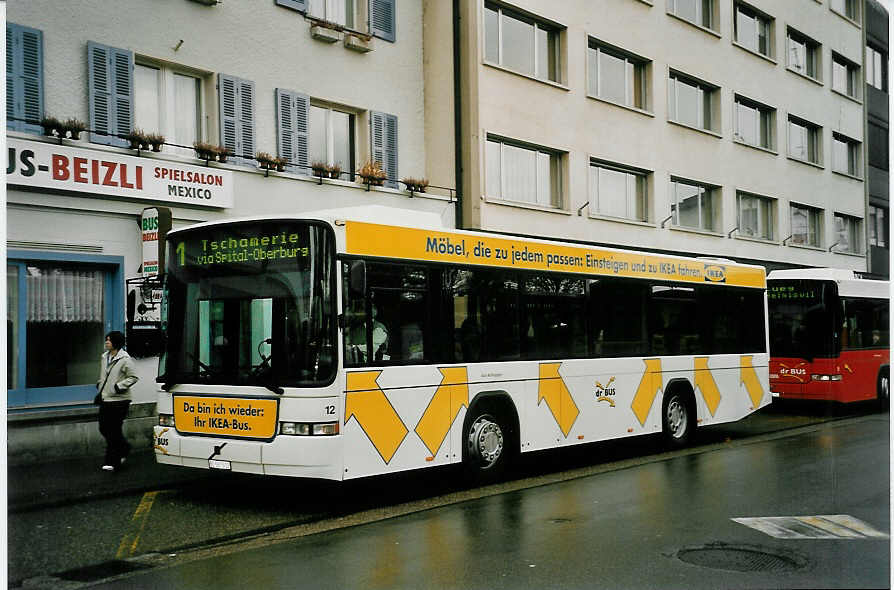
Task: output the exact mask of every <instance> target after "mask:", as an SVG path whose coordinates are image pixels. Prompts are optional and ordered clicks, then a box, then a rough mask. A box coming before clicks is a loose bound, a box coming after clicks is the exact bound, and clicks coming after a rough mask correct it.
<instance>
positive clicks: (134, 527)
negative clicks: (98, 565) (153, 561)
mask: <svg viewBox="0 0 894 590" xmlns="http://www.w3.org/2000/svg"><path fill="white" fill-rule="evenodd" d="M159 493H160V492H146V493H145V494H143V499H142V500H140V504H139V505H138V506H137V509H136V512H134V513H133V516H132V517H131V519H130V530H129V531H128V532H127V534H126V535H124V538H123V539H121V544H120V545H118V553H116V554H115V559H124V558H125V557H130V556H131V555H133V554H134V553H136V551H137V545H138V544H139V543H140V535H142V534H143V529H145V528H146V521H147V520H149V511H150V510H151V509H152V503H153V502H155V498H156V496H158V494H159Z"/></svg>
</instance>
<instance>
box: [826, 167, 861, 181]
mask: <svg viewBox="0 0 894 590" xmlns="http://www.w3.org/2000/svg"><path fill="white" fill-rule="evenodd" d="M832 173H833V174H837V175H838V176H844V177H845V178H850V179H851V180H858V181H860V182H863V177H862V176H856V175H854V174H850V173H849V172H842V171H841V170H835V169H834V168H833V169H832Z"/></svg>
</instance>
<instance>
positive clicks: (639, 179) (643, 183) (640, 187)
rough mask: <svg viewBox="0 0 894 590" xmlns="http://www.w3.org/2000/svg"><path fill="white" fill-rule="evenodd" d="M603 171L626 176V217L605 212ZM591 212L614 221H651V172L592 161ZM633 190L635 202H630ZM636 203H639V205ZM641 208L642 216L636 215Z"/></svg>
mask: <svg viewBox="0 0 894 590" xmlns="http://www.w3.org/2000/svg"><path fill="white" fill-rule="evenodd" d="M603 170H608V171H612V172H616V173H621V174H625V175H626V176H625V193H624V201H625V203H624V209H625V211H626V214H625V215H624V216H621V217H619V216H617V215H612V214H611V213H606V212H605V207H604V203H603V201H602V198H603V195H601V194H600V190H599V189H600V184H599V182H600V176H601V174H602V171H603ZM589 172H590V211H591V213H593V214H594V215H598V216H601V217H610V218H613V219H623V220H626V221H636V222H642V223H647V222H648V221H649V182H648V181H649V174H650V173H649V172H647V171H645V170H640V169H636V168H631V167H630V166H624V165H622V164H613V163H609V162H604V161H601V160H597V159H591V160H590V170H589ZM631 183H632V187H631ZM631 190H632V192H633V197H632V198H633V201H632V202H631V200H630V193H631ZM636 201H639V203H637V202H636ZM637 206H639V208H640V210H641V211H642V215H641V216H637V215H636V209H637Z"/></svg>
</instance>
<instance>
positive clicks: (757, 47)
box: [733, 2, 775, 59]
mask: <svg viewBox="0 0 894 590" xmlns="http://www.w3.org/2000/svg"><path fill="white" fill-rule="evenodd" d="M739 13H741V14H742V15H743V16H745V17H748V18H751V19H753V20H754V22H755V27H754V38H753V39H748V40H746V41H743V40H742V38H741V36H740V31H739ZM773 20H774V19H773V17H771V16H769V15H768V14H766V13H764V12H761V11H760V10H757V9H756V8H754V7H752V6H749V5H748V4H745V3H744V2H736V3H735V7H734V10H733V31H734V39H735V42H736V44H738V45H739V46H741V47H743V48H744V49H747V50H748V51H751V52H753V53H757V54H758V55H762V56H764V57H767V58H770V59H773V58H774V47H775V43H773V28H774V27H773ZM761 27H763V28H764V30H765V31H766V38H767V50H766V52H764V51H761V43H760V37H761ZM752 45H753V46H752Z"/></svg>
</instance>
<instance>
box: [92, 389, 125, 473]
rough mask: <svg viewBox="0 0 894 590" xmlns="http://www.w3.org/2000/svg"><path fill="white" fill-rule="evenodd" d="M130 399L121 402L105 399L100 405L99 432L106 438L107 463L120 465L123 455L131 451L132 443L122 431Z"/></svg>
mask: <svg viewBox="0 0 894 590" xmlns="http://www.w3.org/2000/svg"><path fill="white" fill-rule="evenodd" d="M129 406H130V400H125V401H120V402H107V401H103V402H102V403H101V404H100V405H99V432H100V434H102V435H103V437H105V439H106V459H105V464H106V465H114V466H115V467H117V466H118V463H119V462H120V461H121V458H122V457H126V456H127V454H128V453H129V452H130V445H129V444H128V443H127V440H126V439H125V438H124V434H123V433H122V432H121V427H122V426H123V425H124V418H125V417H127V408H128V407H129Z"/></svg>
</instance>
